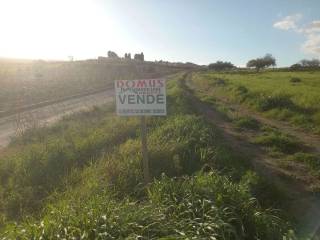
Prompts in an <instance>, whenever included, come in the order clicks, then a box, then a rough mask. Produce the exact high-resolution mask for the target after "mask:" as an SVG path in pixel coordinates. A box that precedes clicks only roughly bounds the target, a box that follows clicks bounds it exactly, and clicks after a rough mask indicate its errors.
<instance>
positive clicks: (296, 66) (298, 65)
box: [290, 63, 303, 71]
mask: <svg viewBox="0 0 320 240" xmlns="http://www.w3.org/2000/svg"><path fill="white" fill-rule="evenodd" d="M302 68H303V67H302V65H301V64H300V63H296V64H293V65H291V66H290V69H291V70H294V71H296V70H301V69H302Z"/></svg>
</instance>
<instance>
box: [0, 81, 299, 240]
mask: <svg viewBox="0 0 320 240" xmlns="http://www.w3.org/2000/svg"><path fill="white" fill-rule="evenodd" d="M180 77H181V75H178V76H176V77H175V78H173V79H172V80H171V81H170V82H169V83H168V95H169V96H168V99H167V100H168V102H169V104H168V106H169V116H168V117H166V118H150V119H148V129H149V135H148V141H149V154H150V168H151V174H152V176H153V178H154V181H153V182H152V183H151V184H150V186H149V187H147V188H145V187H144V186H143V185H141V183H142V182H143V181H142V176H143V174H142V171H141V164H140V163H141V152H140V139H139V135H140V131H139V127H138V124H139V121H138V119H136V118H118V117H115V116H113V114H111V111H112V108H105V109H107V110H103V109H100V108H96V109H94V110H92V111H90V112H84V113H80V114H77V115H73V116H70V117H68V118H66V119H64V120H63V121H61V122H59V123H57V124H55V125H54V126H52V127H47V128H43V129H38V130H36V131H34V130H33V131H30V132H27V133H26V134H25V135H24V136H22V137H21V138H18V139H16V140H15V141H14V142H13V143H12V144H11V146H10V147H9V148H8V149H7V150H6V152H5V153H4V155H2V156H1V159H0V179H1V182H0V194H1V197H0V204H1V207H2V206H5V207H2V209H1V214H2V222H1V224H2V230H1V231H0V236H2V237H3V238H4V239H62V238H65V239H294V233H293V232H292V231H291V230H290V228H291V226H290V224H288V223H287V221H286V218H285V217H284V216H283V214H281V213H280V212H278V211H276V210H273V208H272V206H280V205H278V203H277V202H275V201H272V200H270V199H272V198H270V196H271V195H275V194H278V191H277V190H276V189H275V188H274V186H270V185H268V184H266V183H265V180H263V179H261V178H260V177H258V176H257V175H256V174H255V173H253V172H252V171H251V167H250V164H249V162H248V161H247V159H246V157H245V156H243V157H240V156H239V155H238V154H237V153H234V152H232V150H231V149H230V148H229V147H228V146H227V144H226V143H224V141H223V139H222V137H221V135H220V133H219V131H218V130H217V129H216V128H215V126H213V125H212V124H211V123H209V122H207V121H206V120H205V119H204V118H203V117H201V116H195V115H194V112H195V111H196V109H193V108H192V107H191V106H192V103H191V102H190V99H189V98H188V95H187V94H186V93H185V92H184V89H183V88H182V87H181V85H180V82H179V81H177V80H178V79H179V78H180ZM80 119H81V120H80ZM261 189H263V191H261ZM262 192H263V194H262ZM279 200H280V199H279ZM5 237H6V238H5Z"/></svg>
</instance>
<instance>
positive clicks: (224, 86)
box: [193, 71, 320, 134]
mask: <svg viewBox="0 0 320 240" xmlns="http://www.w3.org/2000/svg"><path fill="white" fill-rule="evenodd" d="M193 82H194V83H195V85H196V86H197V87H198V89H199V90H202V91H204V92H205V94H206V95H207V97H208V98H209V97H210V95H211V96H215V97H219V98H222V99H225V100H231V102H235V103H241V104H244V105H245V106H248V107H249V108H251V109H253V110H255V111H258V112H261V113H263V114H264V115H265V116H268V117H270V118H275V119H279V120H283V121H286V122H290V123H292V124H294V125H297V126H300V127H302V128H305V129H308V130H311V131H313V132H315V133H318V134H319V133H320V105H319V103H320V71H303V72H288V71H283V72H281V71H265V72H260V73H256V72H228V73H219V72H199V73H196V74H194V75H193Z"/></svg>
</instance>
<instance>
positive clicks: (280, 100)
mask: <svg viewBox="0 0 320 240" xmlns="http://www.w3.org/2000/svg"><path fill="white" fill-rule="evenodd" d="M293 106H294V104H293V102H292V101H291V99H290V96H288V95H286V94H275V95H269V96H266V95H260V97H259V98H258V102H257V107H258V109H259V110H261V111H268V110H271V109H274V108H287V109H290V108H292V107H293Z"/></svg>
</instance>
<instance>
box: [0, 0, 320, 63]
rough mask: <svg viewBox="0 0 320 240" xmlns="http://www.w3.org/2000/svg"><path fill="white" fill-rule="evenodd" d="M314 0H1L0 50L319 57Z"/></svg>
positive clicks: (198, 59) (41, 55)
mask: <svg viewBox="0 0 320 240" xmlns="http://www.w3.org/2000/svg"><path fill="white" fill-rule="evenodd" d="M319 9H320V2H319V1H318V0H310V1H300V0H292V1H289V0H282V1H276V0H270V1H268V2H265V1H263V2H262V1H251V0H245V1H232V4H230V2H229V1H228V3H225V2H221V1H208V0H202V1H201V2H200V3H199V2H198V1H182V0H176V1H169V0H164V1H153V0H152V1H147V0H140V1H126V0H121V1H115V0H109V1H102V0H91V1H89V0H68V1H63V0H29V1H25V0H1V1H0V29H1V38H0V57H10V58H32V59H61V60H67V59H68V56H73V57H74V59H86V58H96V57H98V56H105V55H106V53H107V51H108V50H112V51H115V52H116V53H118V54H119V55H121V56H122V55H123V54H124V53H125V52H131V53H136V52H144V53H145V56H146V59H147V60H152V61H153V60H156V59H157V60H160V59H163V60H169V61H183V62H186V61H192V62H195V63H199V64H207V63H210V62H214V61H217V60H227V61H232V62H233V63H234V64H235V65H237V66H243V65H245V63H246V62H247V60H248V59H250V58H253V57H258V56H263V55H264V54H266V53H271V54H273V55H274V56H275V57H276V58H278V59H279V61H278V66H286V65H290V64H293V63H295V62H297V61H299V60H301V59H302V58H312V57H319V56H320V50H319V49H320V35H319V26H318V25H319V22H320V12H319Z"/></svg>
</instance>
